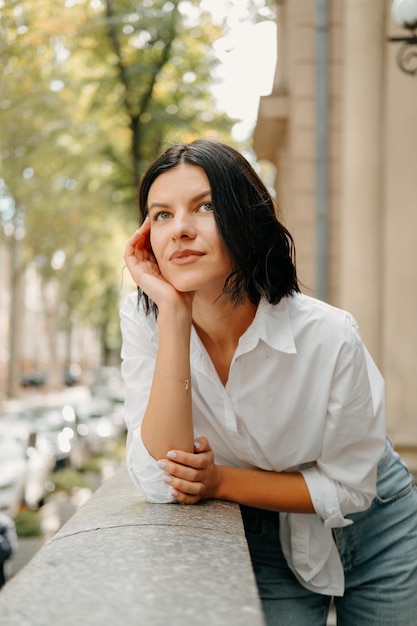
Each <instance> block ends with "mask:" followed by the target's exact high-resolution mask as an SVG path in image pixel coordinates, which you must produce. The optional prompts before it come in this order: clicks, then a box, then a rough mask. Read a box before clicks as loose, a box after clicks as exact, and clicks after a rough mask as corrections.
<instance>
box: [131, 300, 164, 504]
mask: <svg viewBox="0 0 417 626" xmlns="http://www.w3.org/2000/svg"><path fill="white" fill-rule="evenodd" d="M120 324H121V331H122V339H123V343H122V353H121V356H122V376H123V379H124V383H125V422H126V426H127V442H126V464H127V469H128V472H129V475H130V477H131V479H132V481H133V483H134V484H135V485H136V486H137V487H138V488H139V489H140V490H141V491H142V492H143V494H144V495H145V497H146V498H147V500H148V501H149V502H156V503H164V502H174V499H173V497H172V495H171V489H170V487H169V485H167V484H166V483H165V482H164V480H163V475H164V473H163V471H162V470H161V469H160V468H159V466H158V465H157V461H156V460H155V459H154V458H153V457H152V456H151V455H150V454H149V452H148V450H147V449H146V447H145V445H144V443H143V441H142V436H141V427H142V419H143V416H144V414H145V411H146V407H147V405H148V398H149V394H150V390H151V385H152V377H153V371H154V367H155V359H156V350H157V330H156V324H155V323H154V321H153V320H152V319H151V318H149V317H148V316H146V314H145V312H144V310H143V309H142V308H141V307H139V306H138V303H137V295H136V294H132V295H131V296H130V297H129V298H128V299H127V301H126V302H125V304H124V305H123V306H122V308H121V310H120Z"/></svg>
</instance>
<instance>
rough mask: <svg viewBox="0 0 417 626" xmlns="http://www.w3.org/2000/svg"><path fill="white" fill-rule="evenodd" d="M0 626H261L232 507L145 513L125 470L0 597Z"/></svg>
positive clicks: (159, 508) (163, 507)
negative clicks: (57, 625) (56, 625)
mask: <svg viewBox="0 0 417 626" xmlns="http://www.w3.org/2000/svg"><path fill="white" fill-rule="evenodd" d="M0 624H4V625H5V626H6V625H7V626H46V625H47V624H59V626H74V624H80V625H82V626H93V625H94V626H97V624H101V625H103V626H120V625H121V624H123V626H142V625H143V626H166V625H167V624H169V625H170V626H180V625H181V626H188V625H193V626H199V625H203V624H204V626H207V625H209V626H210V625H213V626H261V625H263V624H264V619H263V616H262V611H261V607H260V602H259V598H258V594H257V590H256V583H255V579H254V576H253V571H252V567H251V562H250V556H249V553H248V548H247V544H246V540H245V535H244V531H243V526H242V522H241V517H240V512H239V507H238V506H237V505H234V504H231V503H227V502H220V501H207V502H203V503H201V504H199V505H197V506H182V505H175V504H172V505H170V504H149V503H147V502H146V501H145V499H144V498H143V496H142V495H141V494H139V493H138V492H137V491H136V490H135V489H134V487H133V486H132V484H131V483H130V480H129V478H128V476H127V473H126V470H125V468H122V469H120V470H119V471H118V472H117V473H116V475H115V476H114V477H113V478H111V479H109V480H108V481H107V482H105V483H104V485H103V486H102V487H101V488H100V489H99V490H98V491H97V492H96V493H95V494H94V495H93V496H92V497H91V498H90V500H89V501H88V502H87V503H86V504H85V505H84V506H83V507H82V508H81V509H80V510H79V511H78V512H77V513H76V514H75V515H74V516H73V517H72V518H71V519H70V520H69V521H68V522H67V523H66V524H65V525H64V526H63V527H62V528H61V530H60V531H59V532H58V533H57V534H56V535H55V536H54V537H53V539H52V540H51V541H50V542H49V543H48V544H47V545H45V546H44V547H43V548H42V549H41V550H40V551H39V552H38V553H37V554H36V555H35V557H34V558H33V559H32V560H31V561H30V562H29V563H28V564H27V565H26V566H25V567H24V568H23V569H22V570H21V571H20V572H19V573H18V574H17V575H16V576H15V577H13V578H12V579H11V580H10V581H9V582H8V583H7V584H6V585H5V587H4V588H3V589H2V590H1V592H0Z"/></svg>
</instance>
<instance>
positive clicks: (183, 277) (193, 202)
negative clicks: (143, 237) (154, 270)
mask: <svg viewBox="0 0 417 626" xmlns="http://www.w3.org/2000/svg"><path fill="white" fill-rule="evenodd" d="M148 212H149V217H150V220H151V234H150V238H151V245H152V250H153V253H154V255H155V258H156V260H157V262H158V265H159V269H160V270H161V273H162V275H163V276H164V278H165V279H166V280H167V281H168V282H169V283H171V284H172V285H173V286H174V287H175V288H176V289H177V290H178V291H182V292H187V291H194V292H201V291H210V292H213V296H214V298H216V297H218V296H219V295H220V293H221V292H222V291H223V286H224V282H225V280H226V278H227V276H228V275H229V274H230V272H231V269H232V266H231V262H230V259H229V256H228V254H227V252H226V249H225V247H224V245H223V244H222V242H221V240H220V237H219V233H218V230H217V225H216V221H215V219H214V214H213V207H212V203H211V190H210V184H209V181H208V178H207V176H206V173H205V172H204V170H203V169H202V168H201V167H198V166H195V165H185V164H183V165H179V166H177V167H174V168H173V169H171V170H168V171H167V172H164V173H163V174H160V175H159V176H158V178H156V179H155V180H154V182H153V183H152V185H151V187H150V189H149V194H148Z"/></svg>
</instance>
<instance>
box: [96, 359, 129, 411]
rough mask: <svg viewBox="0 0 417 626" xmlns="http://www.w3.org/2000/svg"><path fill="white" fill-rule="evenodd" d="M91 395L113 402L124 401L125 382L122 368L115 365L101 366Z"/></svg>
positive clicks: (97, 371)
mask: <svg viewBox="0 0 417 626" xmlns="http://www.w3.org/2000/svg"><path fill="white" fill-rule="evenodd" d="M90 390H91V395H92V396H95V397H100V398H107V399H109V400H111V401H112V402H118V403H122V402H124V395H125V389H124V383H123V379H122V376H121V373H120V369H119V368H118V367H114V366H103V367H99V368H98V369H97V370H96V372H95V374H94V377H93V382H92V384H91V389H90Z"/></svg>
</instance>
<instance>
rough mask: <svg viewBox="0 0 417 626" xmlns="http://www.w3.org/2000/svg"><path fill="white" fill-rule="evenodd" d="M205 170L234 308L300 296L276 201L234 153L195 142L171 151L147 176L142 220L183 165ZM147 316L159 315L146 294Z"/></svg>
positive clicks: (141, 199) (292, 253) (141, 195)
mask: <svg viewBox="0 0 417 626" xmlns="http://www.w3.org/2000/svg"><path fill="white" fill-rule="evenodd" d="M184 163H186V164H189V165H197V166H199V167H201V168H202V169H203V170H204V171H205V173H206V176H207V178H208V180H209V183H210V188H211V198H212V203H213V212H214V217H215V220H216V223H217V227H218V229H219V233H220V237H221V239H222V241H223V243H224V245H225V247H226V250H227V251H228V253H229V256H230V258H231V261H232V266H233V268H234V269H233V271H232V273H231V274H230V275H229V276H228V278H227V279H226V282H225V285H224V290H223V292H224V294H225V295H226V296H227V297H228V298H229V299H230V300H232V301H233V302H235V304H239V303H240V302H242V301H243V300H244V299H245V298H246V297H248V298H249V300H250V301H251V302H253V303H254V304H258V303H259V300H260V298H262V297H264V298H266V299H267V300H268V302H270V303H271V304H277V303H278V302H279V301H280V300H281V298H282V297H283V296H290V295H292V294H294V293H295V292H298V291H300V289H299V286H298V281H297V274H296V269H295V248H294V241H293V238H292V237H291V235H290V233H289V232H288V230H287V229H286V228H285V227H284V226H283V224H281V222H280V221H279V219H278V217H277V214H276V211H275V206H274V201H273V199H272V197H271V195H270V194H269V192H268V190H267V189H266V187H265V185H264V184H263V182H262V181H261V179H260V178H259V176H258V175H257V174H256V172H255V171H254V169H253V168H252V166H251V165H250V164H249V162H248V161H247V160H246V159H245V158H244V157H243V156H242V155H241V154H240V153H239V152H237V151H236V150H234V148H231V147H230V146H228V145H226V144H223V143H221V142H218V141H213V140H208V139H197V140H196V141H194V142H193V143H190V144H187V143H178V144H175V145H173V146H171V147H170V148H168V149H167V150H166V151H165V152H164V153H163V154H162V155H161V156H159V157H158V158H157V159H156V160H155V161H154V162H153V163H152V164H151V165H150V166H149V168H148V169H147V171H146V172H145V174H144V176H143V179H142V182H141V185H140V189H139V208H140V211H141V213H142V220H143V219H145V217H146V215H147V212H148V206H147V201H148V193H149V189H150V187H151V185H152V183H153V182H154V181H155V179H156V178H157V177H158V176H159V175H160V174H163V173H164V172H166V171H168V170H170V169H172V168H174V167H177V166H178V165H181V164H184ZM141 296H143V297H144V300H145V307H146V310H147V311H148V312H149V311H150V310H153V311H155V312H156V311H157V308H156V305H155V304H154V303H153V302H152V301H150V299H149V298H148V297H147V296H146V294H143V293H141Z"/></svg>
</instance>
